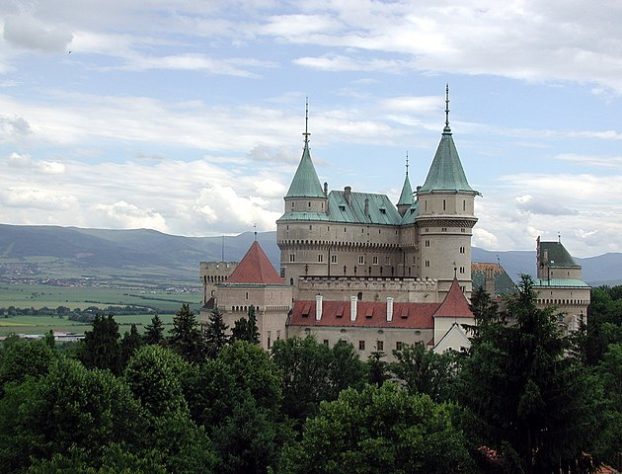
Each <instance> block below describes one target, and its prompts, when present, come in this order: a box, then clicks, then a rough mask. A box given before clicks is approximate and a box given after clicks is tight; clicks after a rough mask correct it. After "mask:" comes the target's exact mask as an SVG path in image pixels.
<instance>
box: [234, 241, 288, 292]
mask: <svg viewBox="0 0 622 474" xmlns="http://www.w3.org/2000/svg"><path fill="white" fill-rule="evenodd" d="M232 283H233V284H235V283H237V284H239V283H253V284H264V285H281V284H283V279H282V278H281V277H279V274H278V273H277V272H276V270H275V269H274V267H273V266H272V264H271V263H270V260H269V259H268V256H267V255H266V253H265V252H264V251H263V249H262V248H261V245H259V242H253V245H251V247H250V248H249V249H248V252H246V255H244V257H243V258H242V260H241V261H240V263H239V264H238V266H237V267H236V268H235V270H234V271H233V273H232V274H231V276H230V277H229V278H228V279H227V282H226V283H225V285H229V284H232Z"/></svg>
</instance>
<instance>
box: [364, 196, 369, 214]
mask: <svg viewBox="0 0 622 474" xmlns="http://www.w3.org/2000/svg"><path fill="white" fill-rule="evenodd" d="M364 212H365V215H366V216H368V217H369V198H365V211H364Z"/></svg>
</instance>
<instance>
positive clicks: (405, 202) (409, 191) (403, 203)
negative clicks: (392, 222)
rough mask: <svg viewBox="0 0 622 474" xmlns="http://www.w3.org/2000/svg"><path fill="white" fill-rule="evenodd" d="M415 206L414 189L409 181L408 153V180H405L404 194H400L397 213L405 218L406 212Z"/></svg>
mask: <svg viewBox="0 0 622 474" xmlns="http://www.w3.org/2000/svg"><path fill="white" fill-rule="evenodd" d="M412 205H413V188H412V187H411V185H410V180H409V179H408V153H406V178H405V179H404V185H403V186H402V193H401V194H400V200H399V201H397V211H398V212H399V213H400V216H402V217H403V216H404V214H406V211H408V209H410V208H411V206H412Z"/></svg>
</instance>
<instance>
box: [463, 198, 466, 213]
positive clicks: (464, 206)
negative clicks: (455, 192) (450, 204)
mask: <svg viewBox="0 0 622 474" xmlns="http://www.w3.org/2000/svg"><path fill="white" fill-rule="evenodd" d="M462 210H463V211H466V199H463V200H462Z"/></svg>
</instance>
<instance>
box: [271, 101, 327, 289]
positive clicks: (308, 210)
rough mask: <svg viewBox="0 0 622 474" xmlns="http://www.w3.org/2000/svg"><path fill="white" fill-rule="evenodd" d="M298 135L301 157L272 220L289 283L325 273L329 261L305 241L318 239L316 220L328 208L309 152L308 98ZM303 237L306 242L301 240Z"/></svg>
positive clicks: (322, 218) (323, 217)
mask: <svg viewBox="0 0 622 474" xmlns="http://www.w3.org/2000/svg"><path fill="white" fill-rule="evenodd" d="M302 135H303V136H304V148H303V150H302V158H301V159H300V163H299V164H298V168H297V169H296V173H295V174H294V178H293V179H292V182H291V184H290V186H289V190H288V191H287V194H286V195H285V198H284V199H285V212H284V214H283V215H282V216H281V218H280V219H279V220H277V222H276V230H277V244H278V246H279V248H280V249H281V277H282V278H284V279H285V282H286V283H288V284H290V285H295V284H296V282H297V281H298V278H299V277H300V276H303V275H325V274H326V273H327V265H328V262H329V261H330V258H329V255H328V253H327V250H326V249H325V248H323V247H322V248H320V247H317V246H316V247H314V248H309V247H308V242H309V241H319V240H320V238H321V231H320V228H321V226H320V225H319V224H323V223H325V221H326V218H327V217H326V215H327V212H328V188H327V185H325V186H324V188H322V185H321V184H320V180H319V178H318V176H317V173H316V172H315V167H314V166H313V162H312V161H311V153H310V152H309V135H311V134H310V133H309V103H308V101H307V102H306V105H305V131H304V133H303V134H302ZM305 241H306V242H307V244H303V243H302V242H305ZM305 245H307V246H306V247H305ZM310 250H312V252H311V251H310ZM320 254H321V256H318V255H320Z"/></svg>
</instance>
